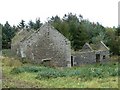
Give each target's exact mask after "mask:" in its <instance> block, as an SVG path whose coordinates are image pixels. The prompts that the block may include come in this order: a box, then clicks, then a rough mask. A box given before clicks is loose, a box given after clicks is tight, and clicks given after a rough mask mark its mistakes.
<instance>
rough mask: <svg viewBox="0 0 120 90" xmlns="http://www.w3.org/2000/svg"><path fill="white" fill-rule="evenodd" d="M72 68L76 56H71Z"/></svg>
mask: <svg viewBox="0 0 120 90" xmlns="http://www.w3.org/2000/svg"><path fill="white" fill-rule="evenodd" d="M71 66H74V56H71Z"/></svg>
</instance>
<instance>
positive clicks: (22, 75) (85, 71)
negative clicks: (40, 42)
mask: <svg viewBox="0 0 120 90" xmlns="http://www.w3.org/2000/svg"><path fill="white" fill-rule="evenodd" d="M2 69H3V83H2V87H3V88H22V87H25V88H34V87H35V88H38V87H39V88H118V76H119V74H120V72H118V62H114V61H112V62H108V63H106V64H93V65H84V66H80V67H72V68H64V69H63V68H50V67H44V66H39V65H32V64H22V63H21V62H20V61H19V60H18V59H15V58H13V57H7V55H5V56H4V57H2Z"/></svg>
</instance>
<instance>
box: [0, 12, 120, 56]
mask: <svg viewBox="0 0 120 90" xmlns="http://www.w3.org/2000/svg"><path fill="white" fill-rule="evenodd" d="M47 22H48V23H50V24H51V25H53V26H54V27H55V28H56V30H58V31H59V32H60V33H62V34H63V35H64V36H65V37H66V38H68V39H69V40H70V41H71V48H72V49H73V50H75V51H78V50H80V49H81V48H82V46H83V45H84V43H86V42H88V43H93V44H95V43H97V42H99V41H103V42H104V43H105V44H106V45H107V46H108V47H109V48H110V52H111V53H112V54H115V55H118V54H120V46H119V44H120V26H118V27H112V28H111V27H104V26H103V25H101V24H99V23H98V22H97V23H94V22H90V21H89V20H86V19H84V18H83V16H82V15H78V16H77V15H76V14H72V13H68V14H65V15H64V16H63V17H62V18H60V17H59V16H58V15H56V16H52V17H51V18H49V20H47ZM42 24H43V23H41V21H40V18H38V19H36V21H35V22H33V21H32V20H30V21H29V22H28V23H27V24H26V23H25V21H24V20H21V21H20V23H19V24H18V25H17V26H11V25H10V24H9V23H8V21H6V23H5V24H4V25H2V24H0V27H1V28H0V31H2V35H1V36H2V48H3V49H8V48H10V47H11V39H12V38H13V37H14V36H15V34H16V32H18V30H21V29H23V28H24V29H25V30H28V29H29V30H31V29H34V30H37V29H38V28H40V27H41V25H42ZM1 36H0V37H1Z"/></svg>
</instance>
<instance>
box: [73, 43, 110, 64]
mask: <svg viewBox="0 0 120 90" xmlns="http://www.w3.org/2000/svg"><path fill="white" fill-rule="evenodd" d="M108 60H109V48H108V47H107V46H106V45H105V44H104V43H103V42H102V41H100V42H99V43H97V44H89V43H85V44H84V46H83V48H82V49H81V50H80V51H78V52H75V53H74V54H72V57H71V66H79V65H82V64H93V63H103V62H107V61H108Z"/></svg>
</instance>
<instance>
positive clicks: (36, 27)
mask: <svg viewBox="0 0 120 90" xmlns="http://www.w3.org/2000/svg"><path fill="white" fill-rule="evenodd" d="M41 25H42V23H41V21H40V18H38V19H36V22H35V24H34V29H36V30H37V29H38V28H40V27H41Z"/></svg>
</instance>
